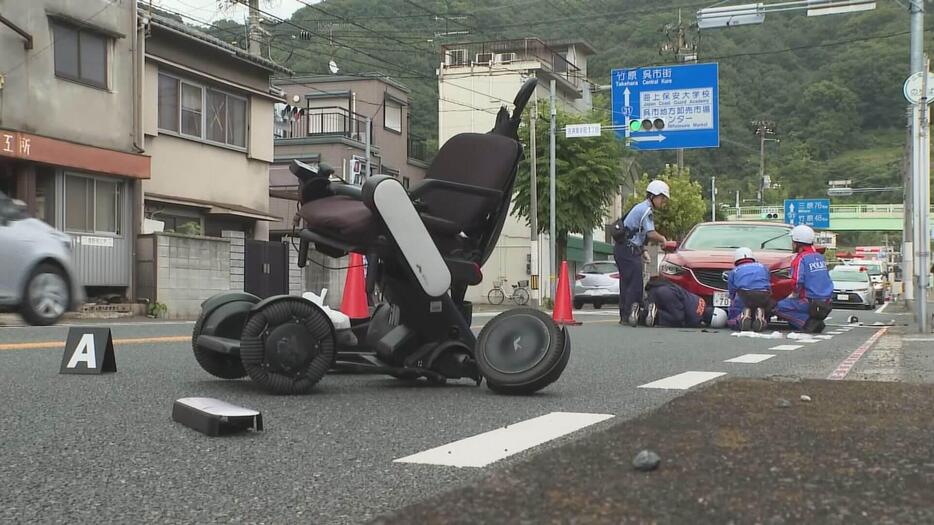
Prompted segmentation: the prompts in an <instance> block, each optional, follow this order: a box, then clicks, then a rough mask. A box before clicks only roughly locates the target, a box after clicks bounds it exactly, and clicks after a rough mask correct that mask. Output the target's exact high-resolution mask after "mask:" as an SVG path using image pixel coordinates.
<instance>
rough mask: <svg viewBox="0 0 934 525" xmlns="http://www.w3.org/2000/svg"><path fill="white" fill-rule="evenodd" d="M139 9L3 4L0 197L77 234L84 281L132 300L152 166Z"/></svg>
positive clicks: (96, 1) (94, 3)
mask: <svg viewBox="0 0 934 525" xmlns="http://www.w3.org/2000/svg"><path fill="white" fill-rule="evenodd" d="M136 16H137V12H136V4H135V2H114V1H112V0H85V1H81V2H74V1H69V0H30V1H28V2H4V3H3V6H2V20H0V190H2V191H3V192H4V193H7V194H8V195H11V196H15V197H16V198H19V199H20V200H22V201H24V202H26V203H27V206H28V208H29V211H30V212H31V213H32V214H33V215H34V216H36V217H38V218H40V219H42V220H45V221H46V222H48V223H49V224H50V225H52V226H55V227H56V228H58V229H60V230H64V231H65V232H67V233H69V234H71V235H72V238H73V239H74V247H73V249H74V257H75V265H76V268H77V270H78V273H79V277H80V279H81V281H82V283H83V284H84V285H86V286H87V287H88V288H89V290H88V291H89V295H91V296H93V295H95V294H98V293H119V294H127V295H129V294H130V293H131V291H130V290H131V288H132V282H133V279H132V267H133V264H132V257H133V245H134V242H133V240H134V235H135V231H136V229H135V224H136V222H137V221H138V218H139V217H138V213H137V210H138V208H139V206H140V205H141V199H140V194H141V188H142V183H143V181H146V180H148V179H149V178H150V174H151V164H150V158H149V157H148V156H146V155H144V154H142V152H143V151H144V149H145V145H144V138H143V135H142V132H141V129H140V126H139V119H138V118H137V115H136V114H135V108H136V107H137V103H136V101H137V100H138V98H139V97H140V95H141V93H142V90H143V88H142V85H141V83H140V81H139V79H140V72H141V70H142V67H143V65H142V54H141V52H142V47H143V40H144V36H143V35H142V33H141V32H139V31H137V24H136Z"/></svg>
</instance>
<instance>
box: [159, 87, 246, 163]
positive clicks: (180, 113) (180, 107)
mask: <svg viewBox="0 0 934 525" xmlns="http://www.w3.org/2000/svg"><path fill="white" fill-rule="evenodd" d="M247 118H248V116H247V105H246V99H245V98H242V97H238V96H236V95H231V94H230V93H225V92H223V91H220V90H217V89H214V88H209V87H205V86H200V85H198V84H194V83H191V82H187V81H183V80H180V79H178V78H175V77H173V76H171V75H166V74H164V73H160V74H159V129H161V130H163V131H172V132H176V133H181V134H182V135H185V136H188V137H194V138H198V139H203V140H207V141H211V142H216V143H219V144H228V145H231V146H236V147H239V148H245V147H246V130H247Z"/></svg>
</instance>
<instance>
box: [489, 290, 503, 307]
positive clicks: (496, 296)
mask: <svg viewBox="0 0 934 525" xmlns="http://www.w3.org/2000/svg"><path fill="white" fill-rule="evenodd" d="M486 300H487V301H489V302H490V304H503V301H505V300H506V294H504V293H503V291H502V290H500V289H499V288H493V289H492V290H490V293H488V294H486Z"/></svg>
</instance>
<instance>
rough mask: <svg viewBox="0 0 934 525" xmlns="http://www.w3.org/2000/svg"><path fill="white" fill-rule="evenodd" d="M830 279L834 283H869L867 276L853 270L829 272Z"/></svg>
mask: <svg viewBox="0 0 934 525" xmlns="http://www.w3.org/2000/svg"><path fill="white" fill-rule="evenodd" d="M830 279H831V280H833V281H834V282H836V281H840V282H848V283H864V282H867V281H869V274H868V273H866V272H861V271H859V270H855V269H849V268H847V269H845V270H843V269H840V270H831V271H830Z"/></svg>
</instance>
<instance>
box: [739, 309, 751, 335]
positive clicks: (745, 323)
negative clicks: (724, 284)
mask: <svg viewBox="0 0 934 525" xmlns="http://www.w3.org/2000/svg"><path fill="white" fill-rule="evenodd" d="M739 330H740V331H741V332H748V331H750V330H752V311H751V310H750V309H749V308H743V312H742V313H741V314H739Z"/></svg>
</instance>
